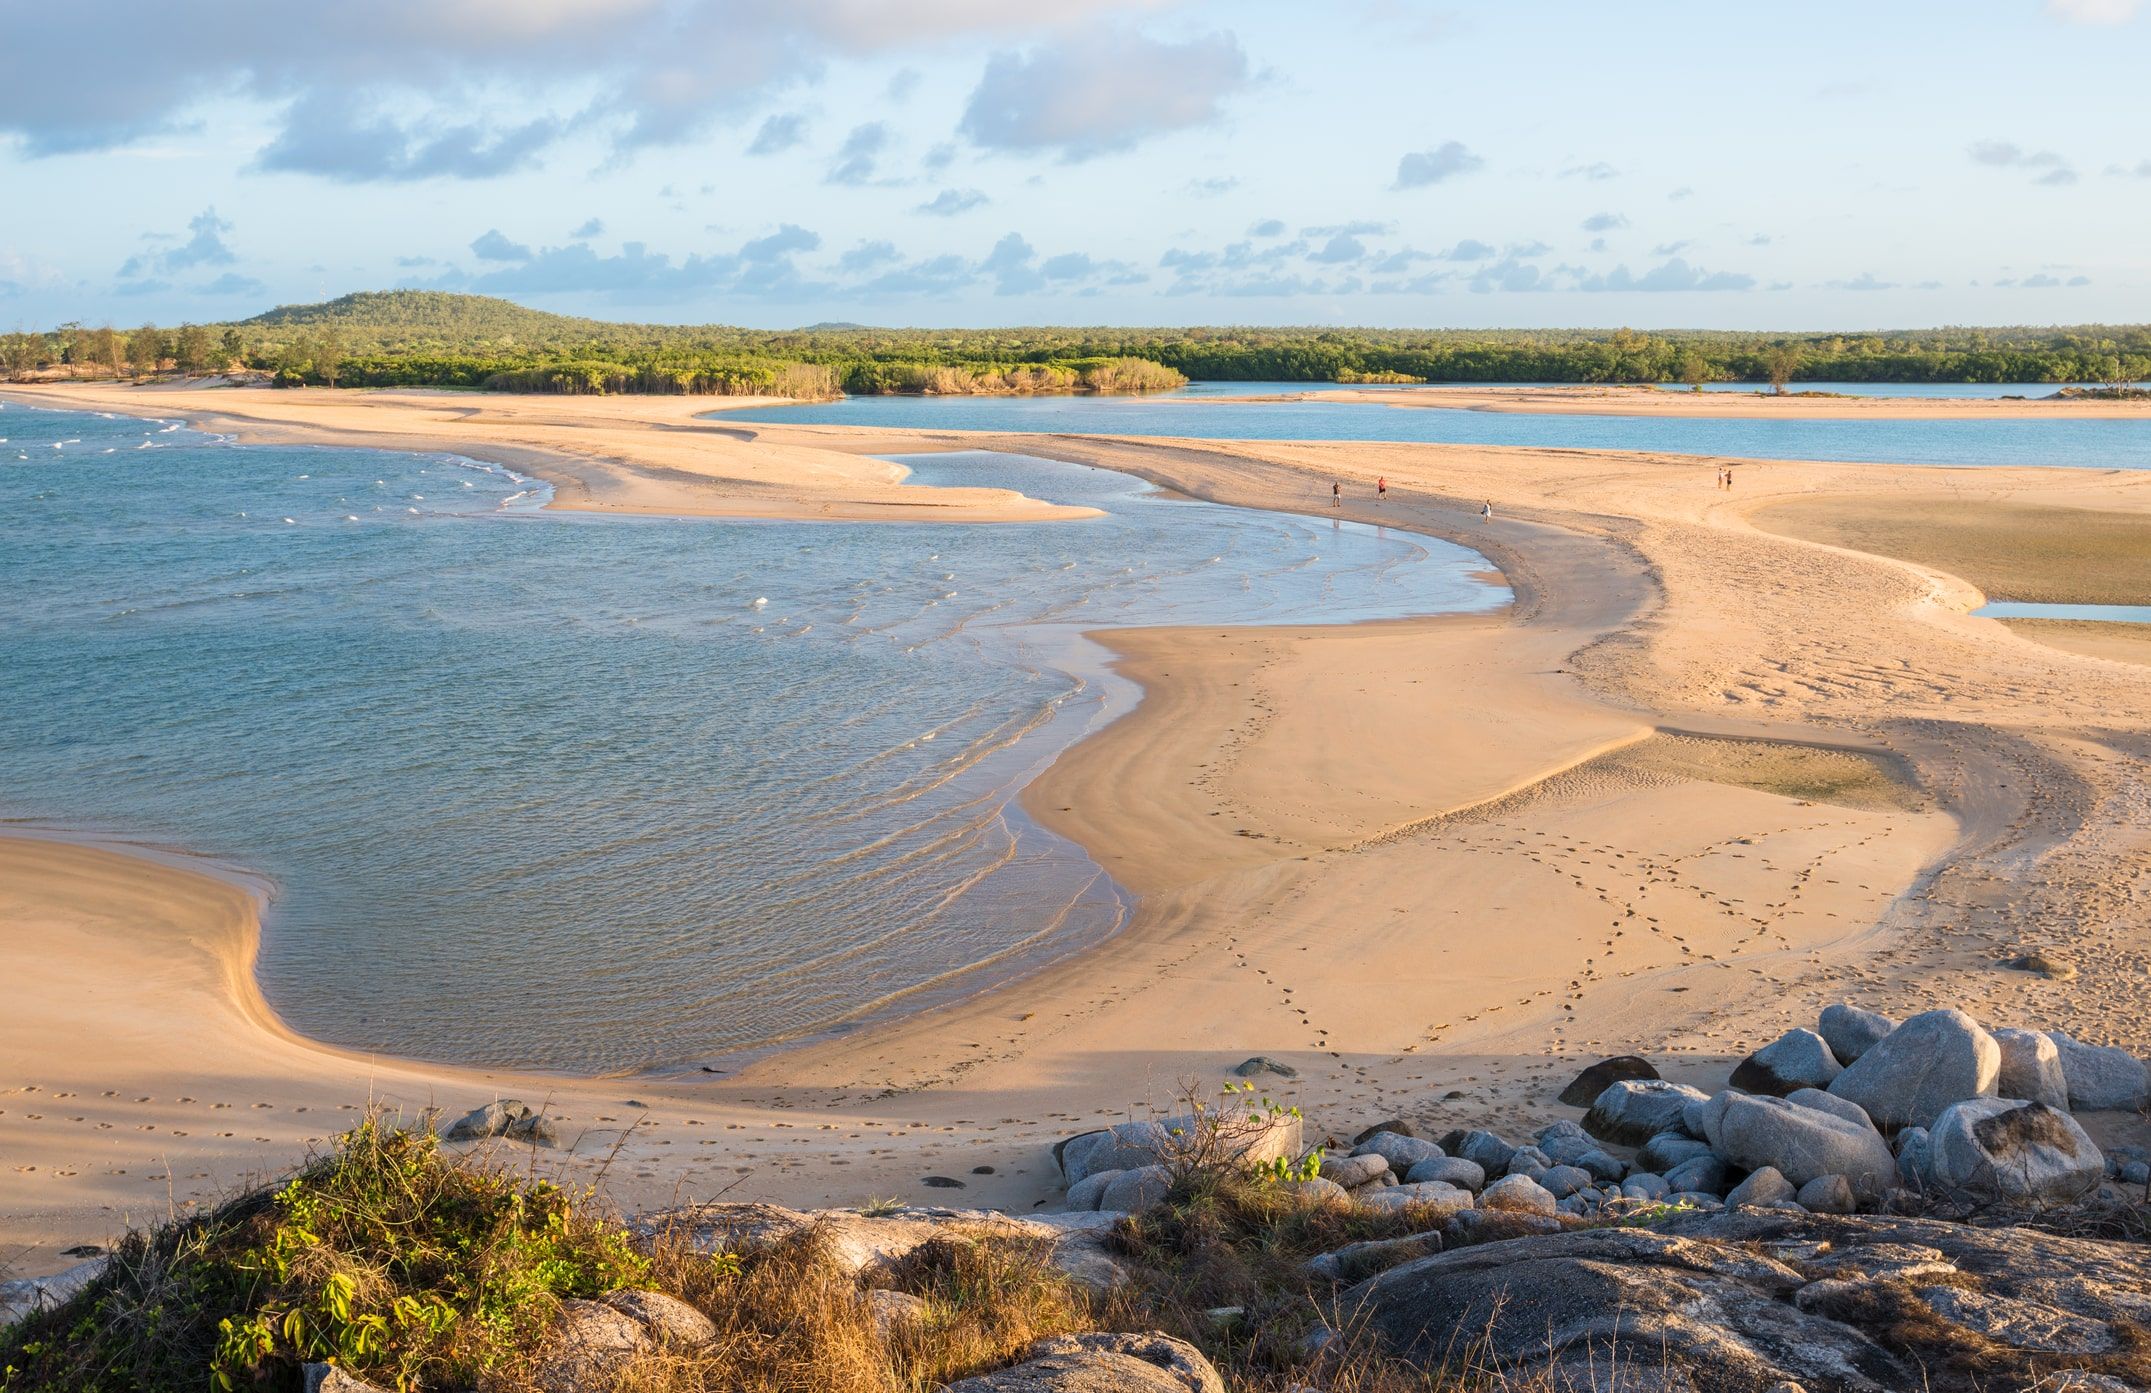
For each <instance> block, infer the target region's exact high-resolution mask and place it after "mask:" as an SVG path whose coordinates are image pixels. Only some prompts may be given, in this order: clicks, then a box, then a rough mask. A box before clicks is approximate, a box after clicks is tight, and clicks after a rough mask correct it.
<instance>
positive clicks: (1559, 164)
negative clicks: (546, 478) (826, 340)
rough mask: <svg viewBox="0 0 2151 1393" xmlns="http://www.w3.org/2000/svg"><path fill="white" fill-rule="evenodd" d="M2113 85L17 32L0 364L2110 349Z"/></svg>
mask: <svg viewBox="0 0 2151 1393" xmlns="http://www.w3.org/2000/svg"><path fill="white" fill-rule="evenodd" d="M1032 12H1039V13H1032ZM1045 12H1050V13H1045ZM2146 72H2151V6H2146V4H2145V3H2144V0H1981V3H1976V4H1968V3H1965V0H1955V2H1954V3H1927V0H1881V2H1880V3H1878V2H1877V0H1867V3H1863V4H1844V3H1835V2H1834V0H1818V2H1817V3H1809V4H1804V5H1800V6H1781V5H1771V6H1762V5H1725V4H1716V5H1706V4H1699V3H1683V2H1682V0H1662V2H1661V3H1657V4H1652V5H1636V6H1612V5H1606V4H1603V3H1560V2H1558V0H1547V2H1545V3H1512V4H1507V5H1469V6H1467V5H1444V4H1430V3H1416V2H1415V0H1330V3H1327V4H1323V5H1308V4H1305V3H1300V4H1286V3H1271V2H1270V0H1237V3H1230V4H1226V3H1200V2H1197V0H1054V3H1053V4H1050V5H1046V6H1024V5H1012V4H1009V3H1007V0H373V3H371V4H368V5H357V6H307V5H296V6H295V5H290V4H288V3H272V0H196V2H195V3H191V4H177V3H172V0H158V3H147V2H146V0H105V3H100V4H98V5H95V6H89V5H81V6H74V5H68V6H54V5H42V6H29V5H23V4H12V3H11V4H8V5H6V6H5V7H4V8H0V208H4V209H5V214H4V216H0V328H5V327H13V326H15V325H18V324H19V325H22V326H25V327H31V326H41V325H47V324H51V323H56V322H58V321H60V320H64V319H79V320H82V321H83V322H86V323H100V322H112V323H115V324H120V325H123V326H124V325H131V324H135V323H139V322H141V321H143V320H145V319H154V320H157V321H159V322H173V321H177V320H179V319H182V318H194V319H223V318H235V317H241V316H244V315H248V314H252V313H255V312H258V311H260V310H262V309H265V308H268V307H270V306H272V305H275V304H279V303H287V302H296V301H306V300H315V299H322V298H327V297H330V296H334V295H339V294H342V293H344V292H346V291H350V290H358V289H373V288H380V287H387V286H396V285H406V286H421V287H435V288H442V289H452V290H470V291H477V292H483V293H491V294H500V295H506V296H508V297H510V298H513V299H516V300H519V301H521V302H523V303H526V304H531V305H536V306H539V307H542V308H546V309H553V310H560V311H563V312H569V313H579V314H590V315H595V316H599V317H605V318H636V319H653V320H664V321H676V322H725V323H737V324H748V325H757V326H769V327H784V326H791V325H797V324H804V323H810V322H815V321H820V320H833V319H842V320H859V321H864V322H870V323H881V324H907V325H909V324H926V325H935V324H940V325H966V326H969V325H981V326H990V325H1001V324H1031V323H1076V324H1099V323H1123V324H1190V323H1295V324H1310V323H1336V324H1379V325H1424V326H1474V325H1521V326H1534V325H1578V326H1612V325H1621V324H1627V325H1634V326H1639V327H1672V326H1694V327H1734V328H1738V327H1752V328H1788V329H1793V328H1806V329H1812V328H1847V329H1858V328H1875V327H1892V326H1920V325H1932V324H1949V323H1958V324H1961V323H1989V324H2019V323H2078V322H2086V321H2094V320H2099V321H2107V322H2122V321H2143V320H2151V246H2147V244H2146V242H2145V239H2144V236H2143V231H2144V229H2145V228H2146V227H2147V226H2151V120H2147V119H2146V116H2147V114H2151V113H2147V108H2146V105H2145V101H2144V98H2143V95H2142V94H2143V91H2144V90H2145V88H2144V82H2145V79H2144V74H2145V73H2146Z"/></svg>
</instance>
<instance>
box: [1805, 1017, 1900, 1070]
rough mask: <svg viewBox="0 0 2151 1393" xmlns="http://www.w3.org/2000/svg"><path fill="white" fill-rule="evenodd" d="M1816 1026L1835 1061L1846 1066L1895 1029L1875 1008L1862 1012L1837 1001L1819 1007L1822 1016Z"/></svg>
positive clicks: (1895, 1025)
mask: <svg viewBox="0 0 2151 1393" xmlns="http://www.w3.org/2000/svg"><path fill="white" fill-rule="evenodd" d="M1816 1027H1817V1030H1818V1032H1819V1033H1820V1034H1821V1036H1822V1038H1823V1040H1824V1042H1825V1043H1827V1044H1828V1045H1829V1046H1830V1053H1831V1054H1834V1055H1836V1056H1837V1062H1838V1063H1840V1064H1843V1065H1845V1066H1846V1067H1848V1068H1849V1067H1851V1065H1852V1064H1853V1063H1854V1062H1855V1061H1856V1060H1858V1059H1859V1057H1860V1056H1861V1055H1863V1054H1866V1053H1867V1052H1868V1051H1869V1050H1871V1049H1873V1048H1874V1047H1875V1046H1876V1045H1879V1044H1881V1043H1882V1041H1883V1040H1884V1039H1885V1038H1887V1037H1888V1035H1889V1033H1890V1032H1891V1031H1893V1030H1895V1029H1896V1028H1897V1022H1895V1021H1893V1020H1891V1019H1890V1018H1889V1017H1888V1016H1885V1015H1883V1014H1882V1013H1881V1012H1879V1011H1863V1010H1861V1009H1860V1008H1859V1007H1857V1006H1848V1005H1846V1004H1845V1003H1844V1002H1842V1001H1841V1002H1839V1003H1837V1004H1836V1005H1835V1006H1825V1007H1823V1008H1822V1019H1821V1020H1820V1021H1817V1022H1816Z"/></svg>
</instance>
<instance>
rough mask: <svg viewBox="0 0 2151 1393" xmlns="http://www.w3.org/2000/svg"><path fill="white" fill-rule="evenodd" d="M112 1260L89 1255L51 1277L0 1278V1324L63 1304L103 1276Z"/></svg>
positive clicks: (8, 1323) (13, 1321)
mask: <svg viewBox="0 0 2151 1393" xmlns="http://www.w3.org/2000/svg"><path fill="white" fill-rule="evenodd" d="M111 1261H112V1259H110V1258H108V1257H103V1258H91V1259H90V1260H89V1261H88V1262H78V1263H76V1264H75V1265H74V1266H73V1267H69V1268H65V1269H63V1270H61V1271H59V1272H55V1273H53V1274H52V1275H51V1276H50V1277H18V1278H16V1279H15V1280H14V1281H12V1282H0V1327H5V1326H9V1325H13V1324H14V1323H15V1322H16V1321H19V1320H24V1319H27V1318H28V1317H30V1316H34V1315H36V1314H37V1313H38V1312H39V1311H49V1310H51V1309H52V1308H53V1307H55V1306H59V1305H62V1304H64V1303H65V1302H66V1301H67V1300H68V1299H69V1298H70V1297H72V1296H73V1295H74V1294H75V1293H76V1292H78V1291H81V1290H82V1289H83V1288H84V1287H86V1286H88V1285H89V1284H90V1283H92V1282H94V1281H96V1280H97V1279H98V1278H99V1277H101V1276H103V1275H104V1270H105V1267H106V1265H107V1264H108V1263H110V1262H111Z"/></svg>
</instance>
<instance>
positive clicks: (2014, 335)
mask: <svg viewBox="0 0 2151 1393" xmlns="http://www.w3.org/2000/svg"><path fill="white" fill-rule="evenodd" d="M241 366H243V367H246V368H251V369H256V370H262V371H267V372H270V373H272V374H274V375H275V377H276V379H277V380H278V381H280V382H284V383H290V384H294V385H295V384H298V383H326V384H331V385H343V386H432V387H461V388H492V389H495V390H511V391H554V392H701V393H741V392H766V393H776V394H781V395H787V396H807V397H818V396H829V395H834V394H835V393H837V392H839V391H842V392H854V393H873V392H934V393H970V392H1057V391H1148V390H1156V389H1159V388H1165V387H1172V386H1177V385H1179V384H1180V383H1181V382H1182V381H1184V380H1186V379H1188V378H1197V379H1202V378H1207V379H1214V380H1241V381H1280V382H1385V381H1386V382H1412V381H1427V382H1688V383H1702V382H1713V381H1721V382H1725V381H1730V382H1756V383H1774V384H1780V385H1782V384H1785V383H1790V382H1800V381H1808V382H1817V381H1846V382H2099V383H2107V384H2122V383H2127V382H2134V381H2141V380H2143V379H2145V378H2146V377H2151V326H2145V325H2121V326H2107V325H2079V326H2073V327H2052V326H2049V327H2034V326H2020V327H2014V328H1992V329H1981V328H1945V329H1915V330H1906V331H1896V332H1883V333H1800V334H1785V333H1761V332H1732V331H1716V330H1669V331H1659V332H1636V331H1633V330H1628V329H1617V330H1580V329H1533V330H1526V329H1331V328H1305V327H1275V328H1268V327H1246V326H1240V327H1210V328H1151V329H1140V328H1109V327H1087V328H1084V327H1073V328H1071V327H1034V328H1013V329H887V328H872V327H868V326H863V325H856V324H841V323H826V324H816V325H812V326H810V327H807V328H802V329H791V330H763V329H742V328H734V327H728V326H724V325H673V324H632V323H625V324H623V323H611V322H608V321H605V320H597V319H579V318H574V317H571V316H567V315H558V314H548V313H546V312H544V311H542V310H534V309H529V308H526V307H524V306H522V305H518V304H515V303H513V302H511V301H507V300H500V299H494V298H490V297H486V296H478V295H453V294H447V293H444V292H440V291H424V290H388V291H367V292H362V293H359V294H354V295H345V296H343V297H341V298H339V299H335V300H329V301H325V302H323V303H321V304H314V305H285V306H282V307H279V308H277V309H274V310H271V311H269V312H268V313H266V314H261V315H256V316H255V317H253V318H252V319H245V320H240V321H238V322H236V323H232V324H210V325H182V326H180V327H179V328H178V329H171V328H158V327H157V326H154V325H145V326H143V327H141V328H140V329H136V330H131V331H129V330H118V329H112V328H100V329H91V328H85V327H83V326H81V325H74V324H70V325H63V326H61V327H60V328H58V329H54V330H50V331H47V332H44V333H34V334H23V333H17V334H10V335H0V374H4V375H24V374H32V375H34V374H47V375H50V374H55V373H57V374H60V375H78V376H79V375H106V374H123V375H124V374H133V375H142V374H149V373H158V372H183V373H199V372H207V371H223V370H226V369H228V368H232V367H241Z"/></svg>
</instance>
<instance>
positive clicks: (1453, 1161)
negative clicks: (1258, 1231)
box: [1055, 1005, 2151, 1228]
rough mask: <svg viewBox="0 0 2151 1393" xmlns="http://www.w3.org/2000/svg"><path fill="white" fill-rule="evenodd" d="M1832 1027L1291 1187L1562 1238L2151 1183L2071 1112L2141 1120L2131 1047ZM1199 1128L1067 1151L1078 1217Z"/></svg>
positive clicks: (1248, 1131) (1240, 1144) (1408, 1145)
mask: <svg viewBox="0 0 2151 1393" xmlns="http://www.w3.org/2000/svg"><path fill="white" fill-rule="evenodd" d="M1817 1026H1818V1028H1817V1029H1815V1030H1805V1029H1801V1030H1791V1031H1787V1032H1786V1033H1785V1034H1784V1035H1782V1036H1780V1037H1779V1038H1778V1039H1776V1040H1774V1041H1772V1042H1770V1043H1769V1044H1768V1045H1765V1046H1764V1047H1763V1048H1761V1049H1759V1050H1757V1051H1755V1052H1754V1053H1753V1054H1751V1055H1749V1056H1748V1057H1747V1058H1746V1059H1744V1060H1742V1061H1741V1063H1740V1064H1739V1066H1738V1067H1737V1068H1735V1069H1734V1071H1733V1074H1732V1077H1731V1079H1730V1080H1729V1086H1728V1087H1727V1088H1725V1089H1723V1090H1721V1091H1719V1092H1717V1093H1714V1094H1713V1093H1705V1092H1704V1091H1702V1090H1701V1089H1697V1088H1691V1087H1689V1086H1687V1085H1685V1084H1678V1083H1672V1082H1668V1081H1667V1080H1664V1079H1661V1078H1659V1077H1657V1071H1656V1069H1655V1068H1653V1067H1652V1066H1651V1065H1650V1063H1649V1062H1648V1061H1646V1060H1643V1059H1640V1058H1637V1057H1635V1056H1632V1055H1630V1056H1621V1057H1619V1058H1616V1059H1609V1060H1604V1061H1601V1062H1600V1063H1598V1064H1594V1065H1592V1066H1591V1067H1590V1068H1589V1069H1587V1070H1585V1071H1584V1072H1583V1074H1582V1075H1580V1076H1579V1077H1578V1078H1577V1079H1576V1081H1575V1082H1573V1083H1572V1084H1570V1085H1569V1087H1568V1088H1567V1089H1566V1090H1564V1092H1563V1095H1562V1097H1563V1099H1564V1101H1567V1102H1570V1103H1571V1104H1575V1105H1582V1104H1583V1103H1584V1102H1585V1101H1586V1100H1587V1101H1588V1104H1589V1107H1588V1110H1587V1111H1586V1113H1585V1115H1584V1117H1583V1118H1582V1120H1581V1121H1580V1122H1577V1121H1571V1120H1565V1119H1564V1120H1561V1121H1556V1122H1552V1123H1549V1124H1547V1125H1546V1126H1543V1127H1540V1128H1539V1129H1538V1130H1537V1131H1536V1132H1534V1133H1532V1134H1531V1136H1530V1137H1529V1139H1528V1140H1524V1141H1521V1142H1513V1141H1510V1140H1507V1139H1505V1138H1503V1137H1501V1136H1499V1135H1496V1134H1495V1133H1492V1132H1487V1131H1475V1130H1464V1129H1458V1130H1453V1131H1450V1132H1449V1133H1447V1134H1446V1135H1443V1136H1441V1137H1439V1138H1423V1137H1421V1136H1419V1135H1418V1134H1417V1132H1416V1131H1415V1130H1414V1128H1413V1127H1412V1126H1411V1124H1410V1123H1408V1122H1406V1121H1404V1120H1401V1119H1399V1120H1395V1121H1390V1122H1384V1123H1379V1124H1377V1125H1375V1126H1374V1127H1371V1128H1368V1129H1367V1130H1366V1131H1364V1132H1361V1133H1360V1134H1359V1135H1358V1136H1357V1137H1355V1138H1354V1140H1353V1143H1352V1145H1351V1147H1350V1149H1349V1151H1348V1152H1347V1151H1344V1150H1343V1148H1339V1149H1338V1154H1330V1153H1325V1154H1324V1155H1323V1156H1322V1158H1321V1161H1320V1177H1319V1178H1307V1179H1301V1180H1298V1181H1296V1182H1292V1183H1293V1184H1294V1185H1295V1187H1296V1188H1297V1189H1299V1190H1300V1191H1301V1192H1302V1193H1303V1194H1306V1195H1308V1196H1310V1197H1313V1198H1322V1199H1330V1200H1337V1201H1345V1200H1349V1201H1353V1202H1357V1203H1361V1204H1367V1205H1384V1206H1391V1205H1406V1204H1414V1205H1424V1206H1428V1207H1430V1208H1431V1209H1433V1210H1434V1211H1436V1212H1438V1213H1439V1214H1441V1215H1442V1216H1444V1217H1448V1216H1453V1215H1462V1214H1465V1213H1467V1212H1471V1211H1476V1212H1482V1213H1483V1212H1496V1213H1506V1214H1509V1215H1512V1216H1513V1215H1527V1216H1538V1217H1539V1218H1541V1219H1543V1220H1545V1221H1546V1226H1547V1227H1549V1228H1557V1227H1560V1226H1561V1224H1562V1219H1563V1216H1568V1217H1569V1219H1570V1220H1571V1221H1573V1220H1575V1219H1588V1218H1592V1217H1596V1216H1602V1215H1608V1214H1620V1213H1625V1212H1632V1211H1635V1210H1637V1209H1641V1208H1646V1207H1651V1206H1661V1205H1672V1206H1680V1207H1687V1208H1695V1209H1717V1208H1720V1207H1731V1208H1793V1209H1800V1210H1805V1211H1808V1212H1812V1213H1820V1214H1850V1213H1856V1212H1861V1211H1868V1212H1873V1211H1876V1210H1880V1209H1884V1208H1888V1207H1892V1206H1894V1205H1897V1204H1898V1203H1899V1200H1900V1197H1901V1196H1902V1195H1903V1194H1904V1193H1905V1192H1913V1193H1914V1194H1917V1195H1919V1196H1922V1197H1924V1198H1926V1199H1936V1200H1942V1201H1948V1202H1954V1203H1964V1204H1974V1205H1979V1204H1994V1203H2000V1202H2010V1201H2026V1202H2035V1203H2066V1202H2072V1201H2078V1200H2082V1199H2085V1198H2087V1197H2090V1196H2092V1195H2094V1194H2095V1193H2097V1192H2099V1191H2100V1189H2101V1187H2102V1186H2105V1185H2108V1184H2110V1183H2111V1184H2115V1185H2130V1186H2137V1187H2145V1186H2151V1164H2147V1158H2146V1156H2145V1155H2144V1154H2143V1153H2142V1151H2141V1150H2140V1149H2138V1148H2116V1150H2115V1152H2114V1154H2113V1155H2111V1156H2108V1155H2106V1154H2104V1153H2102V1152H2101V1150H2100V1148H2099V1147H2098V1145H2097V1144H2096V1143H2095V1142H2093V1140H2092V1139H2091V1137H2090V1135H2089V1134H2088V1133H2086V1132H2085V1131H2084V1129H2083V1127H2082V1126H2081V1125H2080V1124H2079V1123H2078V1122H2077V1120H2076V1119H2075V1117H2073V1116H2072V1115H2071V1112H2072V1109H2073V1110H2084V1111H2089V1110H2104V1109H2116V1108H2125V1109H2133V1108H2141V1107H2143V1106H2144V1104H2145V1102H2146V1094H2147V1086H2151V1078H2147V1073H2146V1068H2145V1065H2144V1062H2143V1061H2142V1060H2140V1059H2138V1058H2136V1057H2135V1056H2134V1055H2131V1054H2129V1053H2128V1052H2127V1051H2125V1050H2119V1049H2112V1048H2108V1047H2104V1046H2098V1045H2086V1044H2082V1043H2079V1042H2078V1041H2076V1040H2074V1039H2071V1038H2070V1037H2069V1036H2068V1035H2066V1034H2063V1033H2061V1032H2059V1031H2056V1032H2052V1033H2041V1032H2037V1031H2031V1030H2011V1029H2002V1030H1993V1031H1990V1030H1988V1029H1986V1028H1985V1027H1984V1026H1982V1025H1981V1024H1980V1023H1979V1022H1978V1021H1975V1020H1974V1019H1972V1018H1971V1017H1970V1016H1968V1015H1966V1014H1964V1013H1963V1012H1961V1011H1952V1010H1940V1011H1928V1012H1925V1013H1923V1014H1920V1015H1916V1016H1913V1017H1912V1018H1910V1019H1909V1020H1906V1021H1904V1022H1902V1023H1900V1022H1897V1021H1893V1020H1891V1019H1889V1018H1888V1017H1886V1016H1881V1015H1878V1014H1876V1013H1874V1012H1871V1011H1863V1010H1860V1009H1859V1008H1857V1007H1853V1006H1848V1005H1836V1006H1831V1007H1829V1008H1828V1009H1827V1010H1825V1011H1824V1012H1823V1013H1822V1017H1821V1019H1820V1021H1818V1022H1817ZM1195 1126H1196V1123H1195V1120H1194V1119H1190V1118H1177V1119H1167V1120H1164V1121H1161V1122H1131V1123H1123V1124H1121V1125H1119V1126H1117V1127H1111V1128H1106V1129H1103V1130H1101V1131H1096V1132H1089V1133H1084V1134H1082V1135H1080V1136H1076V1137H1072V1138H1070V1139H1068V1140H1067V1141H1065V1142H1063V1143H1061V1145H1060V1146H1059V1147H1057V1148H1056V1149H1055V1156H1056V1159H1057V1160H1058V1161H1059V1163H1060V1167H1061V1172H1062V1175H1063V1177H1064V1179H1065V1181H1066V1183H1067V1187H1068V1190H1067V1203H1068V1207H1069V1208H1070V1209H1073V1210H1083V1211H1124V1212H1126V1211H1135V1210H1140V1209H1143V1208H1146V1207H1148V1206H1149V1205H1151V1204H1154V1203H1156V1202H1157V1201H1158V1200H1160V1199H1162V1198H1163V1197H1164V1196H1165V1194H1166V1192H1167V1191H1168V1190H1169V1189H1170V1187H1171V1184H1172V1176H1173V1173H1174V1172H1173V1165H1174V1161H1175V1159H1176V1158H1181V1159H1182V1163H1183V1164H1184V1163H1185V1161H1184V1158H1185V1157H1186V1155H1187V1153H1188V1151H1189V1148H1190V1142H1189V1140H1188V1138H1189V1135H1190V1131H1191V1129H1192V1128H1194V1127H1195ZM1232 1146H1233V1149H1234V1154H1236V1155H1241V1156H1244V1157H1246V1158H1247V1159H1249V1160H1256V1161H1260V1160H1266V1159H1269V1158H1271V1157H1278V1156H1283V1157H1291V1156H1294V1155H1297V1154H1300V1148H1301V1135H1300V1124H1299V1120H1298V1119H1297V1118H1296V1117H1283V1118H1271V1119H1266V1120H1265V1119H1258V1120H1256V1122H1255V1123H1253V1124H1243V1127H1242V1130H1241V1131H1240V1132H1239V1133H1238V1134H1237V1135H1235V1137H1234V1138H1233V1139H1232ZM2116 1197H2119V1196H2118V1195H2115V1194H2109V1198H2116ZM1464 1222H1465V1225H1466V1227H1469V1226H1470V1224H1471V1223H1472V1222H1473V1221H1472V1220H1469V1219H1466V1220H1465V1221H1464ZM1512 1227H1513V1225H1512Z"/></svg>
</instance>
